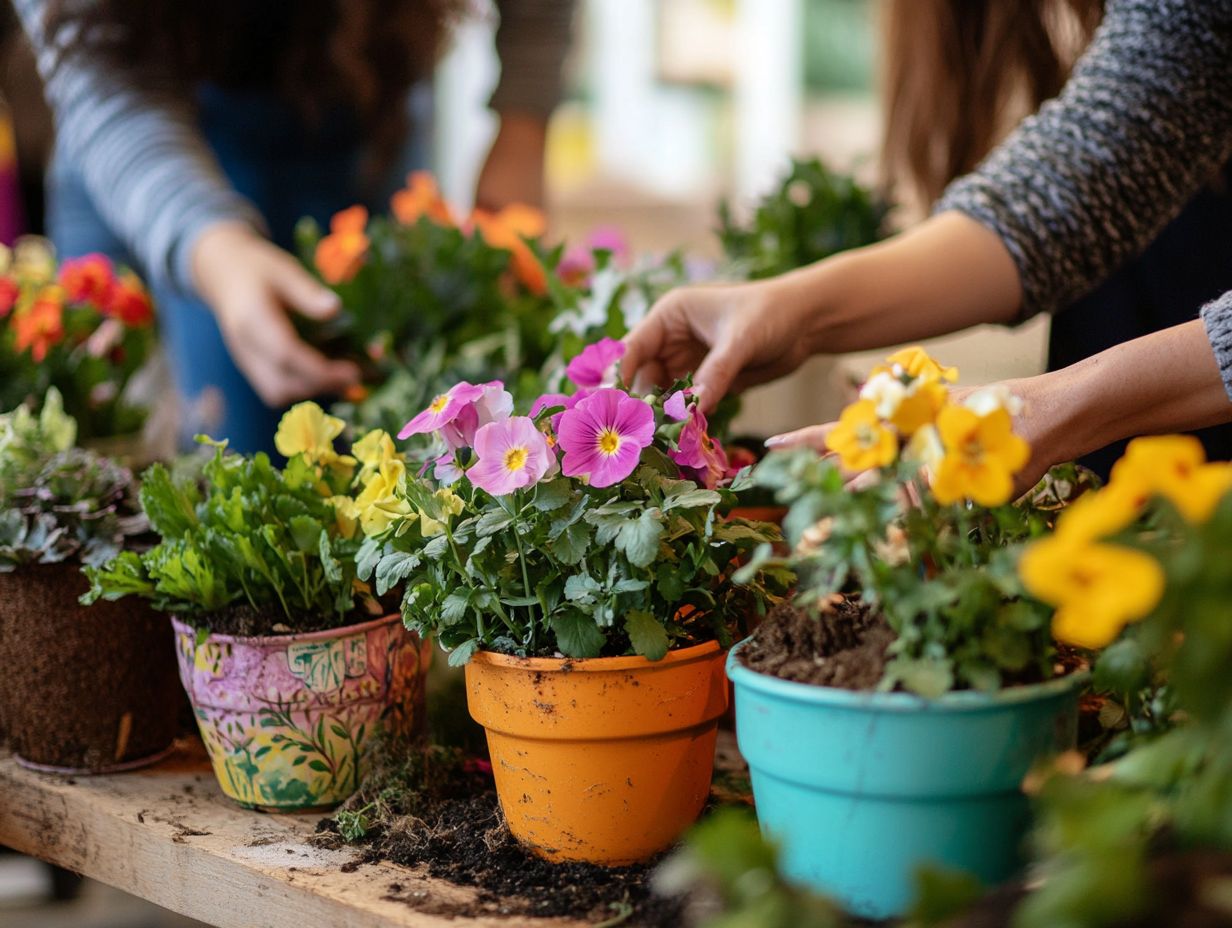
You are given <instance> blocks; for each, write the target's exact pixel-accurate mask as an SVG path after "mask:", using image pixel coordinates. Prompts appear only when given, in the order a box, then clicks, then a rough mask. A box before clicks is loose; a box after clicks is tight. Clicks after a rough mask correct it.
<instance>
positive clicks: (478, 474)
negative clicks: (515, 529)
mask: <svg viewBox="0 0 1232 928" xmlns="http://www.w3.org/2000/svg"><path fill="white" fill-rule="evenodd" d="M475 454H476V455H478V456H479V460H478V461H477V462H476V463H475V465H474V466H473V467H472V468H471V469H470V470H468V471H467V472H466V476H467V477H469V478H470V481H471V483H473V484H474V485H475V486H477V487H479V488H480V489H481V490H487V491H488V492H489V493H491V494H492V495H493V496H507V495H508V494H510V493H512V492H513V491H514V490H521V489H523V488H525V487H530V486H534V485H535V484H536V483H538V482H539V481H540V480H541V479H542V478H543V476H544V474H546V473H547V472H548V470H549V468H550V467H551V466H552V461H553V455H552V450H551V449H550V448H549V447H548V440H547V438H546V437H545V436H544V434H543V433H542V432H540V431H539V430H538V429H537V428H535V423H534V420H533V419H530V418H528V417H526V416H512V417H511V418H508V419H502V420H500V421H499V422H489V423H488V424H487V425H485V426H484V427H483V428H481V429H480V430H479V431H478V432H476V433H475Z"/></svg>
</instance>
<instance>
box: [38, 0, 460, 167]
mask: <svg viewBox="0 0 1232 928" xmlns="http://www.w3.org/2000/svg"><path fill="white" fill-rule="evenodd" d="M462 2H463V0H293V2H290V3H272V2H267V0H93V2H83V0H51V2H50V3H49V4H48V6H47V13H46V20H45V28H46V33H47V42H48V44H49V45H52V46H58V47H59V48H60V53H61V58H62V59H63V58H66V57H69V56H72V55H76V54H82V55H86V56H89V57H91V58H93V59H94V60H96V61H98V62H100V63H101V64H102V65H103V66H104V67H106V68H108V69H110V70H112V71H113V72H115V73H120V74H123V75H125V76H127V77H130V78H131V79H133V80H134V81H135V82H137V83H138V84H139V85H140V86H142V87H148V88H158V89H160V90H163V91H167V92H171V93H177V94H185V93H188V92H190V91H191V89H192V88H193V87H194V86H195V85H196V84H198V83H200V82H203V81H211V82H214V83H218V84H220V85H223V86H232V87H234V86H246V87H258V86H259V87H262V88H264V89H268V90H272V91H274V92H275V93H277V94H279V95H280V96H282V97H283V98H284V99H286V100H287V101H288V102H290V103H293V104H294V105H296V106H297V107H298V108H299V109H300V110H301V111H302V112H303V114H304V115H305V117H306V118H309V119H314V118H317V117H318V116H319V115H320V114H321V113H322V112H323V111H325V110H326V109H328V108H330V107H332V106H336V105H346V106H349V107H350V108H352V109H353V110H354V112H355V113H356V114H357V116H358V117H359V119H360V121H361V126H362V128H363V130H364V131H365V132H366V133H367V134H368V136H369V137H370V138H371V139H372V140H373V141H374V142H375V143H377V144H384V145H388V146H393V145H396V144H397V141H398V139H399V138H400V137H401V134H402V131H403V130H404V129H405V121H404V118H405V107H404V106H403V102H404V98H405V95H406V92H407V90H408V88H409V87H410V86H411V84H412V83H414V82H415V81H417V80H419V79H422V78H424V77H427V76H428V75H430V74H431V72H432V69H433V68H434V66H435V65H436V62H437V59H438V57H439V55H440V53H441V51H442V49H443V47H444V44H445V38H446V36H447V34H448V32H449V29H450V27H451V26H452V24H453V22H454V20H455V19H456V18H457V16H458V15H459V10H460V9H461V7H462Z"/></svg>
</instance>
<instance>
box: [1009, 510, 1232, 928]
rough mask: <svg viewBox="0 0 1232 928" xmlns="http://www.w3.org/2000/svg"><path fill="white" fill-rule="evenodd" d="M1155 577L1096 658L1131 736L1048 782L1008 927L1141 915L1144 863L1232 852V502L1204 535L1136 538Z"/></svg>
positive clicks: (1147, 896) (1199, 528) (1146, 890)
mask: <svg viewBox="0 0 1232 928" xmlns="http://www.w3.org/2000/svg"><path fill="white" fill-rule="evenodd" d="M1137 543H1138V545H1139V546H1140V547H1143V548H1145V549H1146V550H1149V551H1151V552H1152V553H1153V554H1155V555H1156V556H1157V557H1158V558H1159V560H1160V562H1161V563H1162V565H1163V567H1164V569H1165V574H1166V577H1167V586H1166V590H1165V593H1164V597H1163V599H1162V601H1161V602H1160V604H1159V605H1158V606H1157V607H1156V609H1155V611H1154V612H1153V613H1152V614H1151V615H1150V616H1148V617H1147V618H1146V619H1145V620H1143V621H1142V622H1141V623H1139V624H1138V625H1136V626H1132V627H1131V628H1130V629H1128V630H1127V631H1126V632H1125V633H1124V634H1123V637H1122V638H1121V640H1120V641H1118V642H1117V643H1116V644H1114V645H1112V646H1111V647H1109V648H1107V649H1106V650H1105V651H1104V652H1103V653H1102V654H1101V656H1100V658H1099V660H1098V662H1097V664H1096V668H1095V676H1094V679H1095V682H1096V684H1097V686H1098V687H1099V688H1100V689H1103V690H1105V691H1108V692H1109V693H1111V694H1112V695H1114V696H1116V697H1117V698H1119V699H1120V700H1122V701H1123V703H1124V704H1125V705H1126V706H1127V707H1128V708H1129V710H1130V715H1131V717H1132V719H1133V727H1132V728H1131V729H1130V730H1129V731H1128V732H1127V733H1126V737H1125V738H1124V739H1123V742H1122V744H1121V745H1120V749H1121V751H1123V753H1122V754H1121V756H1120V757H1119V758H1118V759H1116V760H1115V761H1113V762H1111V763H1109V764H1106V765H1104V766H1103V767H1101V768H1097V769H1098V771H1099V775H1098V776H1090V777H1088V776H1081V777H1071V776H1061V775H1057V776H1054V777H1052V778H1051V779H1050V780H1049V781H1048V782H1047V784H1046V786H1045V789H1044V792H1043V794H1042V796H1041V798H1040V811H1041V819H1040V825H1039V827H1038V829H1037V832H1036V836H1035V843H1036V847H1037V850H1038V853H1039V855H1040V856H1041V858H1042V864H1041V871H1042V873H1044V874H1045V875H1046V876H1047V879H1046V881H1045V882H1044V884H1043V887H1042V888H1041V889H1040V890H1039V892H1037V893H1036V894H1035V895H1033V896H1032V897H1030V898H1029V899H1028V900H1027V901H1026V902H1025V903H1024V905H1023V907H1022V909H1021V911H1020V913H1019V915H1018V918H1017V921H1016V925H1018V926H1019V928H1045V926H1048V928H1052V926H1057V925H1064V926H1068V925H1074V926H1092V928H1099V926H1105V925H1107V926H1111V925H1115V924H1121V923H1123V922H1125V921H1127V920H1128V919H1129V918H1131V917H1133V916H1141V915H1143V913H1146V912H1148V911H1150V906H1151V904H1152V902H1153V898H1154V893H1153V892H1152V888H1151V885H1150V877H1149V870H1148V863H1149V860H1150V858H1151V855H1152V854H1153V853H1155V852H1157V851H1160V850H1163V851H1185V850H1192V849H1213V850H1217V851H1225V852H1226V851H1232V815H1229V810H1230V809H1232V675H1229V673H1228V668H1229V667H1230V666H1232V623H1230V622H1229V621H1228V603H1229V602H1232V496H1228V497H1226V498H1225V499H1224V500H1223V501H1222V503H1221V504H1220V505H1219V507H1218V508H1217V509H1216V511H1215V513H1214V515H1213V516H1212V518H1211V519H1210V521H1208V522H1207V523H1205V524H1202V525H1195V526H1187V527H1186V526H1183V525H1181V524H1180V523H1179V522H1173V523H1172V524H1171V525H1170V526H1168V527H1166V528H1165V527H1163V526H1161V525H1155V526H1153V527H1151V528H1149V529H1148V530H1147V531H1145V532H1144V533H1142V534H1141V535H1140V536H1139V538H1138V539H1137Z"/></svg>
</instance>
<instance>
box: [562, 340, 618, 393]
mask: <svg viewBox="0 0 1232 928" xmlns="http://www.w3.org/2000/svg"><path fill="white" fill-rule="evenodd" d="M624 356H625V343H624V342H622V341H617V340H616V339H614V338H604V339H601V340H599V341H597V342H595V343H594V344H593V345H587V346H586V347H585V348H584V349H582V353H581V354H579V355H578V356H577V357H576V358H574V359H573V360H572V361H570V362H569V366H568V367H566V368H565V376H566V377H568V378H569V379H570V380H572V381H573V382H574V383H575V384H577V385H578V386H579V387H587V388H590V389H594V388H595V387H602V386H608V385H611V384H613V383H615V382H616V362H617V361H619V360H620V359H621V358H623V357H624Z"/></svg>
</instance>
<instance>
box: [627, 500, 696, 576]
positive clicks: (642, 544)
mask: <svg viewBox="0 0 1232 928" xmlns="http://www.w3.org/2000/svg"><path fill="white" fill-rule="evenodd" d="M716 502H717V499H716ZM662 537H663V515H662V513H661V512H660V511H659V510H657V509H647V510H646V511H644V512H643V513H642V514H641V515H640V516H638V517H637V518H636V519H630V520H628V521H627V522H625V523H624V524H623V525H622V526H621V527H620V532H619V533H618V534H617V536H616V547H617V548H618V549H619V550H621V551H623V552H624V553H625V556H626V557H628V559H629V563H631V564H633V565H634V566H635V567H648V566H650V564H651V563H652V562H653V561H654V559H655V556H656V555H657V554H658V553H659V539H661V538H662Z"/></svg>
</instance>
